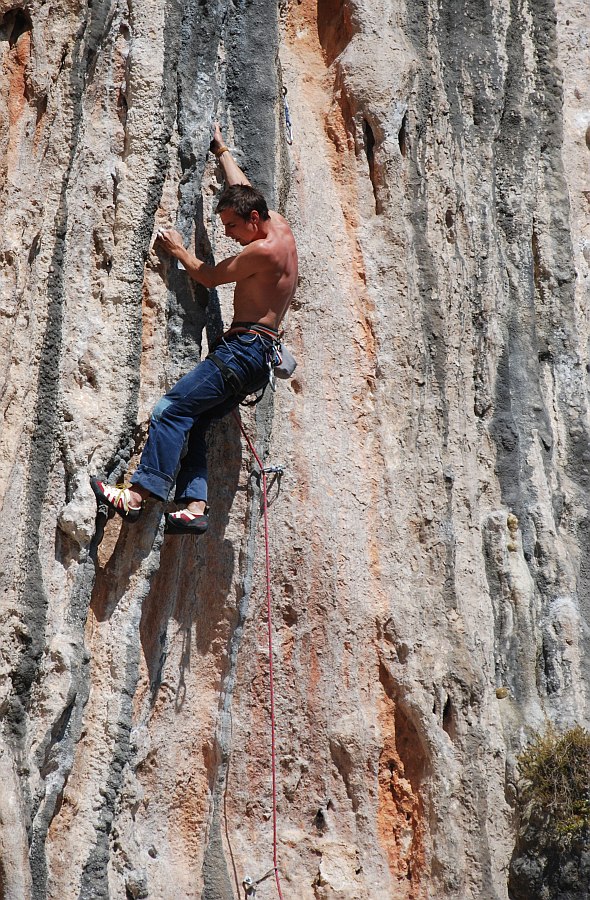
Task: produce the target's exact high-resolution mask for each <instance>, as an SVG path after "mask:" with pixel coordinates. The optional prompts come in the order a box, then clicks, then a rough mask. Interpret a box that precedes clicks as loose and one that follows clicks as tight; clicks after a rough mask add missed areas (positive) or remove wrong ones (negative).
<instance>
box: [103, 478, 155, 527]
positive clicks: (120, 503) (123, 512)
mask: <svg viewBox="0 0 590 900" xmlns="http://www.w3.org/2000/svg"><path fill="white" fill-rule="evenodd" d="M90 484H91V486H92V490H93V491H94V493H95V494H96V499H97V500H98V502H99V503H106V505H107V506H109V507H110V508H111V509H114V510H115V512H116V513H119V515H120V516H122V517H123V518H124V519H125V520H126V521H127V522H137V520H138V519H139V517H140V515H141V511H142V509H143V504H142V505H141V506H131V493H130V491H129V488H128V487H125V485H124V484H117V485H115V484H107V483H106V482H104V481H99V480H98V478H91V479H90Z"/></svg>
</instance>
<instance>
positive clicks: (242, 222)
mask: <svg viewBox="0 0 590 900" xmlns="http://www.w3.org/2000/svg"><path fill="white" fill-rule="evenodd" d="M219 217H220V219H221V221H222V222H223V227H224V228H225V233H226V235H227V236H228V237H230V238H231V239H232V240H234V241H237V242H238V244H241V245H242V247H245V246H246V244H250V243H251V242H252V241H253V240H254V238H255V237H256V235H257V233H258V223H259V221H260V215H259V214H258V213H257V212H256V210H254V212H252V213H250V218H249V219H242V217H241V216H239V215H238V214H237V212H235V210H233V209H224V210H223V211H222V212H221V213H220V214H219Z"/></svg>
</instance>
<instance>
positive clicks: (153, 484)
mask: <svg viewBox="0 0 590 900" xmlns="http://www.w3.org/2000/svg"><path fill="white" fill-rule="evenodd" d="M211 150H212V152H213V153H214V154H215V156H216V157H217V159H218V160H219V163H220V165H221V169H222V171H223V175H224V177H225V182H226V187H225V189H224V190H223V191H222V193H221V194H220V196H219V200H218V203H217V214H218V215H219V216H220V218H221V221H222V222H223V225H224V228H225V233H226V235H227V236H228V237H230V238H233V240H235V241H237V242H238V243H239V244H241V245H242V247H243V248H244V249H243V250H241V251H240V252H239V253H238V254H237V255H236V256H231V257H229V258H228V259H224V260H223V261H222V262H220V263H218V265H216V266H209V265H206V264H205V263H203V262H201V261H200V260H198V259H196V258H195V257H194V256H193V255H192V253H189V251H188V250H185V248H184V246H183V243H182V237H181V235H180V234H179V233H178V232H177V231H175V230H174V229H172V228H169V229H167V230H165V231H161V232H159V235H158V242H159V245H160V246H161V247H162V248H163V249H164V250H165V251H166V252H167V253H170V254H171V255H172V256H175V257H176V258H177V259H178V260H180V262H181V263H182V264H183V266H184V267H185V269H186V271H187V273H188V274H189V276H190V277H191V278H194V280H195V281H198V282H199V284H202V285H204V286H205V287H206V288H214V287H217V286H218V285H220V284H228V283H230V282H235V284H236V287H235V291H234V312H233V322H232V324H231V326H230V328H229V329H228V331H226V332H225V334H224V336H223V338H222V340H221V341H220V343H218V344H217V345H216V346H215V347H214V350H213V353H210V354H209V356H207V357H206V358H205V359H204V360H203V361H202V362H200V363H199V364H198V365H197V366H196V367H195V368H194V369H192V371H190V372H189V373H188V374H187V375H185V376H184V377H183V378H181V379H180V381H179V382H177V384H175V385H174V387H173V388H172V389H171V390H170V391H168V393H167V394H166V395H165V396H164V397H162V399H161V400H159V401H158V403H157V404H156V406H155V407H154V410H153V412H152V416H151V419H150V429H149V435H148V439H147V442H146V445H145V448H144V451H143V453H142V455H141V460H140V462H139V465H138V467H137V469H136V470H135V472H134V474H133V477H132V478H131V485H130V486H129V487H123V488H121V487H115V486H114V485H110V484H106V483H105V482H104V481H99V480H98V479H96V478H93V479H92V489H93V491H94V493H95V494H96V496H97V498H98V500H99V501H100V502H103V503H106V504H107V505H108V506H109V507H110V508H111V509H114V510H115V511H116V512H118V513H119V515H121V516H123V518H125V519H127V521H129V522H135V521H136V520H137V519H138V518H139V515H140V513H141V510H142V507H143V501H144V500H146V499H147V498H148V497H149V496H150V495H151V496H154V497H156V498H158V499H159V500H162V501H165V500H167V498H168V493H169V491H170V488H171V487H172V485H173V484H174V481H175V480H176V493H175V500H176V503H177V504H178V505H179V506H180V507H181V508H180V509H179V510H178V511H177V512H172V513H168V514H167V516H166V530H167V531H168V532H172V533H176V534H202V533H203V532H204V531H206V530H207V526H208V517H207V513H208V507H207V459H206V445H205V432H206V429H207V426H208V425H209V423H210V422H211V421H212V420H213V419H219V418H221V417H222V416H223V415H225V414H226V413H228V412H229V411H230V410H232V409H234V408H235V407H236V406H237V405H238V404H239V402H240V400H241V399H243V398H244V397H245V396H247V395H248V394H252V393H255V392H256V391H258V390H260V389H261V388H263V387H264V386H265V385H266V384H267V382H268V379H269V358H270V359H272V357H273V350H274V342H275V341H276V340H277V338H278V328H279V325H280V322H281V320H282V318H283V316H284V315H285V313H286V311H287V309H288V307H289V304H290V303H291V300H292V299H293V295H294V293H295V287H296V285H297V249H296V247H295V240H294V238H293V234H292V232H291V229H290V228H289V225H288V224H287V222H286V220H285V219H284V218H283V217H282V216H281V215H279V213H277V212H269V210H268V208H267V205H266V201H265V199H264V197H263V196H262V194H261V193H260V192H259V191H257V190H256V189H255V188H253V187H252V186H251V184H250V182H249V181H248V179H247V178H246V176H245V175H244V173H243V172H242V170H241V169H240V167H239V166H238V165H237V163H236V162H235V160H234V159H233V158H232V156H231V154H230V152H229V150H228V148H227V147H226V146H225V144H224V142H223V137H222V134H221V131H220V128H219V126H218V125H216V127H215V132H214V137H213V140H212V141H211ZM187 437H188V444H187V452H186V454H185V456H184V457H183V458H182V460H181V456H182V453H183V449H184V447H185V442H186V440H187ZM179 463H180V469H179Z"/></svg>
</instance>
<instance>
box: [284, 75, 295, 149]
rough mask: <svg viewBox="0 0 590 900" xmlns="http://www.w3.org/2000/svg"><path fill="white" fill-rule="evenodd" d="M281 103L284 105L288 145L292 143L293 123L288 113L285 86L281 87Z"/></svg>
mask: <svg viewBox="0 0 590 900" xmlns="http://www.w3.org/2000/svg"><path fill="white" fill-rule="evenodd" d="M283 105H284V107H285V129H286V131H287V143H288V144H289V146H291V144H292V143H293V123H292V122H291V116H290V114H289V104H288V103H287V88H286V87H283Z"/></svg>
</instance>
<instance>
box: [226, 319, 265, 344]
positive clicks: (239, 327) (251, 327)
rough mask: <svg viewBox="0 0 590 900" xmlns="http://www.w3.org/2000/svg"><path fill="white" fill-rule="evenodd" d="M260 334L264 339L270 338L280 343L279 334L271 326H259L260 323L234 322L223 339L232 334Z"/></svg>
mask: <svg viewBox="0 0 590 900" xmlns="http://www.w3.org/2000/svg"><path fill="white" fill-rule="evenodd" d="M248 333H252V334H260V335H262V336H263V337H267V338H270V339H271V340H272V341H278V339H279V332H278V330H277V329H276V328H271V326H270V325H259V324H258V322H232V323H231V325H230V327H229V328H228V330H227V331H226V332H225V334H224V335H223V337H229V336H230V335H232V334H248Z"/></svg>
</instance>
